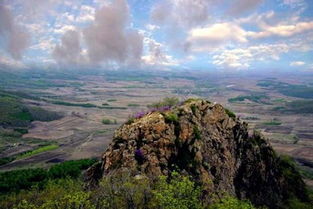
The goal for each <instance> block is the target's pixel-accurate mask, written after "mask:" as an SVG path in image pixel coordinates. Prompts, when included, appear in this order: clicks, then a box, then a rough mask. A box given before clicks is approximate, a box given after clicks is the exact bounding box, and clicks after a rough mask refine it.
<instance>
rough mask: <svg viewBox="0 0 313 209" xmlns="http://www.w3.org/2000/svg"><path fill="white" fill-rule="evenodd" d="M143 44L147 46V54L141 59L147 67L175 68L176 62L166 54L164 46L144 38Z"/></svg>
mask: <svg viewBox="0 0 313 209" xmlns="http://www.w3.org/2000/svg"><path fill="white" fill-rule="evenodd" d="M144 42H145V44H146V45H148V52H147V54H146V55H144V56H142V57H141V59H142V61H143V62H144V64H146V65H148V66H177V65H178V64H179V62H178V60H176V59H174V58H173V57H172V56H170V55H168V54H166V52H165V50H164V46H163V45H162V44H161V43H158V42H157V41H155V40H153V39H150V38H147V37H146V38H145V39H144Z"/></svg>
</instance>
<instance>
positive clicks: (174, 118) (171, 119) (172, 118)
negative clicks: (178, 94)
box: [164, 112, 179, 123]
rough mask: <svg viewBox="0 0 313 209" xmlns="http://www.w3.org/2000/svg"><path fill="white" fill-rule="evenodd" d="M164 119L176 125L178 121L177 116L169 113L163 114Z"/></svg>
mask: <svg viewBox="0 0 313 209" xmlns="http://www.w3.org/2000/svg"><path fill="white" fill-rule="evenodd" d="M164 118H165V121H166V122H169V123H177V122H178V120H179V118H178V115H177V114H176V113H173V112H169V113H167V114H165V116H164Z"/></svg>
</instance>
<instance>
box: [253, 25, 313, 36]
mask: <svg viewBox="0 0 313 209" xmlns="http://www.w3.org/2000/svg"><path fill="white" fill-rule="evenodd" d="M261 29H262V30H263V31H260V32H249V34H248V35H249V36H250V37H252V38H266V37H270V36H281V37H290V36H294V35H297V34H302V33H305V32H307V31H313V21H310V22H297V23H295V24H290V25H283V24H278V25H275V26H269V25H263V26H262V28H261Z"/></svg>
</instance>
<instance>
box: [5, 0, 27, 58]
mask: <svg viewBox="0 0 313 209" xmlns="http://www.w3.org/2000/svg"><path fill="white" fill-rule="evenodd" d="M0 39H3V40H5V50H6V51H7V52H8V53H9V54H10V55H11V56H12V58H14V59H17V60H20V59H22V54H23V52H24V51H25V50H26V49H27V48H28V47H29V45H30V34H29V33H28V31H27V30H25V28H24V27H23V26H22V25H21V24H19V23H18V22H17V21H16V18H15V17H14V16H13V13H12V11H11V9H10V8H9V7H8V6H5V5H3V4H2V3H1V2H0Z"/></svg>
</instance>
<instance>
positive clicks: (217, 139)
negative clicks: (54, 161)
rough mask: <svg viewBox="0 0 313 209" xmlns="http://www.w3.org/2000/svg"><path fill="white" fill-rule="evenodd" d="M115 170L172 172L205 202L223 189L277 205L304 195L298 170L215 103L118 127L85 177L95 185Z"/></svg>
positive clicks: (193, 104) (189, 104)
mask: <svg viewBox="0 0 313 209" xmlns="http://www.w3.org/2000/svg"><path fill="white" fill-rule="evenodd" d="M120 169H128V170H129V171H130V172H131V173H132V174H133V175H147V176H158V175H167V176H170V173H171V172H172V171H173V170H178V171H180V172H181V173H183V174H188V175H190V176H192V178H193V179H194V180H195V181H196V182H198V183H199V184H200V185H201V186H202V187H203V189H204V196H205V197H206V198H207V199H208V201H210V196H211V194H215V195H222V194H225V193H227V194H229V195H234V196H237V197H238V198H240V199H249V200H250V201H251V202H252V203H253V204H255V205H257V206H261V205H265V206H268V207H269V208H279V207H280V206H281V205H282V204H283V203H284V201H285V200H286V199H287V198H289V197H291V196H295V197H297V198H299V199H300V200H303V201H305V200H306V199H307V196H306V190H305V185H304V183H303V181H302V179H301V176H300V175H299V173H298V172H297V171H296V169H295V168H294V166H293V165H291V164H290V163H288V162H286V161H284V160H283V159H282V158H280V157H278V156H276V154H275V152H274V150H273V149H272V147H271V146H270V144H269V143H268V142H267V140H266V139H264V138H263V137H262V136H261V135H260V134H259V133H256V132H254V133H253V134H249V133H248V129H247V124H246V123H245V122H241V121H240V120H239V119H238V118H236V117H235V115H234V114H233V113H231V112H230V111H229V110H227V109H225V108H224V107H223V106H221V105H220V104H213V103H210V102H208V101H204V100H194V99H191V100H187V101H186V102H184V103H183V104H182V105H179V106H177V107H173V108H172V109H170V110H166V111H163V112H158V111H156V112H150V113H148V114H146V115H144V116H143V117H141V118H138V119H134V120H133V121H130V122H128V123H126V124H124V125H122V126H121V127H120V128H119V129H117V130H116V132H115V135H114V138H113V142H112V143H111V144H110V146H109V147H108V149H107V150H106V151H105V153H104V154H103V156H102V162H101V164H98V165H95V166H94V167H91V168H90V169H89V170H88V171H87V173H86V176H87V180H88V181H89V183H95V182H96V181H97V180H98V179H99V178H101V176H103V175H107V174H109V173H110V172H113V171H116V170H120Z"/></svg>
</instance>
